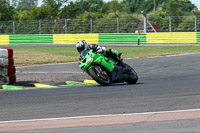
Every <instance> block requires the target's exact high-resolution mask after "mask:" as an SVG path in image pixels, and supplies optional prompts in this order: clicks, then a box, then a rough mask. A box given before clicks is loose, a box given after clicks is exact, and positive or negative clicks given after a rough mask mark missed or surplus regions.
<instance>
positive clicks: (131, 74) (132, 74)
mask: <svg viewBox="0 0 200 133" xmlns="http://www.w3.org/2000/svg"><path fill="white" fill-rule="evenodd" d="M137 81H138V75H137V73H136V72H135V70H134V69H133V68H132V69H131V71H130V72H129V77H128V79H127V80H126V82H127V83H128V84H135V83H136V82H137Z"/></svg>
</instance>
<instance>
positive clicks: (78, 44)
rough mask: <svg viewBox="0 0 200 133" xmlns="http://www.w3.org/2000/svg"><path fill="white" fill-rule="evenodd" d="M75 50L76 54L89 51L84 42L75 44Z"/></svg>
mask: <svg viewBox="0 0 200 133" xmlns="http://www.w3.org/2000/svg"><path fill="white" fill-rule="evenodd" d="M76 48H77V50H78V52H79V53H81V52H82V51H83V50H87V49H89V46H88V44H87V43H86V41H85V40H80V41H78V42H77V44H76Z"/></svg>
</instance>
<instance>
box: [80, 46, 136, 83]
mask: <svg viewBox="0 0 200 133" xmlns="http://www.w3.org/2000/svg"><path fill="white" fill-rule="evenodd" d="M80 60H81V62H80V63H79V67H80V68H81V70H82V71H83V72H86V73H87V74H89V76H91V77H92V78H93V79H94V80H95V81H96V82H97V83H99V84H100V85H102V86H108V85H110V84H112V83H119V82H127V83H128V84H135V83H136V82H137V81H138V75H137V73H136V72H135V70H134V69H133V68H131V70H130V71H124V70H123V67H122V66H121V65H120V64H119V63H117V61H116V60H114V59H112V58H111V57H106V56H105V55H104V54H99V53H96V52H94V51H93V50H92V49H90V50H84V51H82V52H81V55H80Z"/></svg>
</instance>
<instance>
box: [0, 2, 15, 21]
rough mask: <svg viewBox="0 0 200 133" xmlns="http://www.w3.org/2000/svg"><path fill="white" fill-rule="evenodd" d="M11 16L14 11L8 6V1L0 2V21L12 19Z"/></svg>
mask: <svg viewBox="0 0 200 133" xmlns="http://www.w3.org/2000/svg"><path fill="white" fill-rule="evenodd" d="M13 14H14V10H13V8H12V7H11V6H10V3H9V0H0V20H1V21H7V20H10V19H12V16H13Z"/></svg>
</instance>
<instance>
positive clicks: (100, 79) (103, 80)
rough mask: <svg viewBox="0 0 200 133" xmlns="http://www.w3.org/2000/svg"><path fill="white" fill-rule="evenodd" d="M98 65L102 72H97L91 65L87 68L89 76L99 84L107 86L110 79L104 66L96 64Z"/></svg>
mask: <svg viewBox="0 0 200 133" xmlns="http://www.w3.org/2000/svg"><path fill="white" fill-rule="evenodd" d="M97 67H100V68H101V70H102V72H101V73H99V71H98V70H96V67H92V68H91V69H90V70H89V74H90V76H91V77H92V78H93V79H94V80H95V81H96V82H97V83H99V84H100V85H102V86H109V85H110V84H111V80H110V77H109V75H108V72H107V71H106V69H105V68H103V67H101V66H97Z"/></svg>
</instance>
